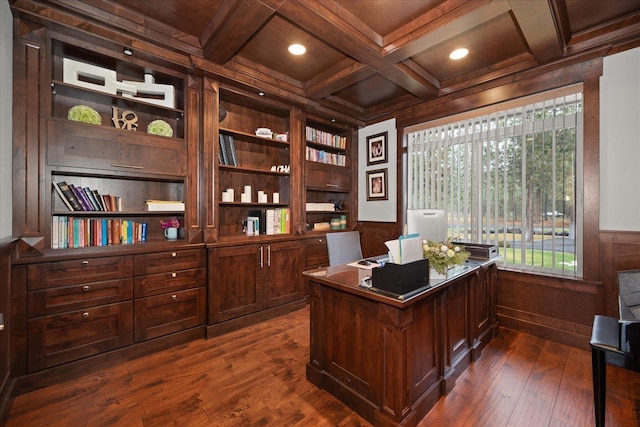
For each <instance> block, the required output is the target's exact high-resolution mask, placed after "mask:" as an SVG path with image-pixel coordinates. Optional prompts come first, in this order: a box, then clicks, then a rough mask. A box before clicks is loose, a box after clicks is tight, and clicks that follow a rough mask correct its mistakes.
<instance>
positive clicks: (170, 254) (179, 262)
mask: <svg viewBox="0 0 640 427" xmlns="http://www.w3.org/2000/svg"><path fill="white" fill-rule="evenodd" d="M206 262H207V256H206V252H205V251H204V249H185V250H179V251H166V252H154V253H148V254H140V255H135V256H134V265H135V270H134V271H135V275H136V276H145V275H147V274H155V273H165V272H174V271H178V270H185V269H190V268H200V267H205V266H206Z"/></svg>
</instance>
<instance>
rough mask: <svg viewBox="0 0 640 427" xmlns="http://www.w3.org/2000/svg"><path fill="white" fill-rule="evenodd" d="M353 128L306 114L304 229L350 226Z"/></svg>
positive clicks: (321, 230) (320, 230)
mask: <svg viewBox="0 0 640 427" xmlns="http://www.w3.org/2000/svg"><path fill="white" fill-rule="evenodd" d="M352 139H353V131H352V130H351V129H350V128H348V127H344V128H340V127H339V126H337V125H335V123H332V122H330V121H329V120H323V119H319V118H318V119H313V118H308V119H307V121H306V127H305V160H306V161H305V218H306V224H307V232H314V231H319V232H326V231H330V230H344V229H350V228H351V227H352V221H353V217H352V215H353V214H352V212H351V209H352V208H353V203H354V202H353V195H352V170H351V165H352V159H351V151H350V146H351V143H352Z"/></svg>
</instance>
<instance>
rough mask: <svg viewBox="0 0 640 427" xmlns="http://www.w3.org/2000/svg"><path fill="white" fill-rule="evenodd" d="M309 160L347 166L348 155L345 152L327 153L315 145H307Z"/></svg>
mask: <svg viewBox="0 0 640 427" xmlns="http://www.w3.org/2000/svg"><path fill="white" fill-rule="evenodd" d="M307 160H309V161H312V162H318V163H326V164H329V165H336V166H346V163H347V157H346V156H345V155H344V154H336V153H327V152H326V151H322V150H316V149H315V148H313V147H307Z"/></svg>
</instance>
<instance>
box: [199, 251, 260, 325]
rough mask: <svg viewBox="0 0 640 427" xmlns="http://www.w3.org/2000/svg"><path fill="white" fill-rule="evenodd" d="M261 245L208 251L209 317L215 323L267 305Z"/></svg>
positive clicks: (210, 321)
mask: <svg viewBox="0 0 640 427" xmlns="http://www.w3.org/2000/svg"><path fill="white" fill-rule="evenodd" d="M262 252H263V253H262V255H263V259H262V264H261V258H260V255H261V251H260V245H239V246H234V247H227V248H217V249H211V250H210V252H209V318H208V323H209V324H214V323H218V322H223V321H225V320H230V319H233V318H236V317H240V316H244V315H246V314H250V313H254V312H256V311H258V310H261V309H262V308H264V305H265V304H264V303H265V299H264V295H263V287H262V275H263V267H261V265H264V262H265V260H264V257H265V256H266V254H264V250H263V251H262Z"/></svg>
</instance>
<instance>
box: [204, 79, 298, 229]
mask: <svg viewBox="0 0 640 427" xmlns="http://www.w3.org/2000/svg"><path fill="white" fill-rule="evenodd" d="M256 98H257V96H256ZM219 102H220V105H221V107H220V108H222V109H224V111H225V112H226V115H225V116H224V118H223V119H222V120H221V121H219V123H218V134H217V135H216V136H215V137H214V138H213V139H215V140H214V141H210V143H211V144H214V145H213V146H212V147H211V149H212V152H213V153H214V156H213V163H215V168H214V169H215V170H216V173H215V176H216V177H217V180H215V184H214V188H215V190H214V198H215V201H216V203H215V209H217V213H218V214H217V221H216V226H217V229H218V238H220V239H228V238H239V239H242V238H245V237H251V236H255V235H258V234H260V233H259V230H255V231H254V232H251V230H248V228H249V227H247V223H246V222H247V219H248V217H250V216H255V214H256V212H257V211H262V212H264V215H265V217H266V216H267V215H270V214H271V213H273V212H278V213H285V215H286V216H287V217H288V219H287V220H286V223H287V224H288V225H287V226H286V227H283V229H282V230H280V231H279V232H278V233H275V231H274V229H273V228H272V232H270V233H268V234H289V233H290V232H291V223H292V221H293V212H292V211H291V209H290V208H291V206H290V203H291V167H292V159H291V149H290V148H291V139H290V134H289V130H290V121H291V117H290V109H289V107H288V106H285V105H280V104H278V103H274V102H273V101H269V100H261V99H255V98H254V97H253V96H252V95H251V94H247V93H241V92H238V91H236V90H232V89H225V88H222V89H221V90H220V95H219ZM259 128H264V129H265V132H267V131H266V130H267V129H268V132H269V133H268V134H265V135H258V134H257V130H258V129H259ZM248 231H249V232H248ZM262 234H267V233H265V232H264V229H263V233H262Z"/></svg>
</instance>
